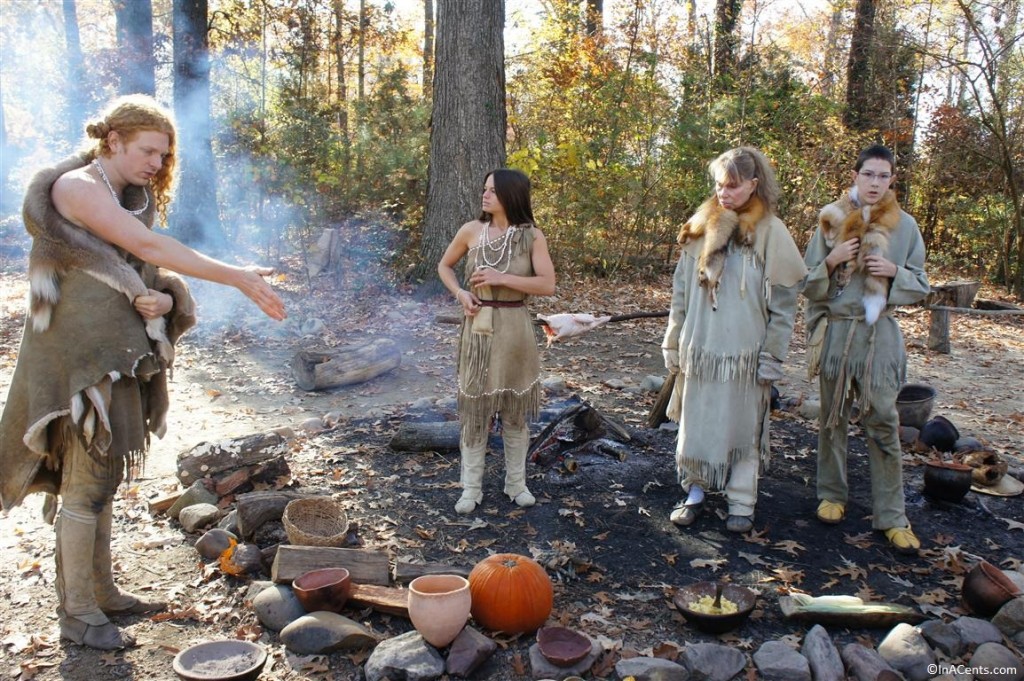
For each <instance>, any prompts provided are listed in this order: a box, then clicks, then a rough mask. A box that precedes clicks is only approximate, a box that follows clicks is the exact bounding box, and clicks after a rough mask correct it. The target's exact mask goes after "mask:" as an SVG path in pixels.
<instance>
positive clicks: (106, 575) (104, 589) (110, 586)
mask: <svg viewBox="0 0 1024 681" xmlns="http://www.w3.org/2000/svg"><path fill="white" fill-rule="evenodd" d="M113 516H114V513H113V509H112V504H110V503H109V502H108V503H107V505H106V506H104V507H103V510H102V511H100V513H99V515H98V516H96V544H95V547H94V549H93V556H92V581H93V588H94V589H95V594H96V603H97V604H98V605H99V606H100V610H102V611H103V613H104V614H105V615H107V616H108V617H116V616H117V615H143V614H145V613H147V612H159V611H161V610H165V609H166V608H167V603H166V602H164V601H161V600H158V599H146V598H142V597H141V596H138V595H136V594H133V593H129V592H127V591H122V590H121V589H119V588H117V585H116V584H115V583H114V571H113V559H112V556H111V554H110V539H111V526H112V524H113Z"/></svg>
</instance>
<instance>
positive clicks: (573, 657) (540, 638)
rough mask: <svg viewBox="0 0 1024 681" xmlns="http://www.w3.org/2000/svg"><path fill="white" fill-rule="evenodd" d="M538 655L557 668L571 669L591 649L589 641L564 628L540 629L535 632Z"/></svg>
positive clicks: (577, 633)
mask: <svg viewBox="0 0 1024 681" xmlns="http://www.w3.org/2000/svg"><path fill="white" fill-rule="evenodd" d="M537 646H538V647H539V648H540V654H541V655H543V656H544V659H546V660H547V661H548V662H550V663H551V664H553V665H555V666H558V667H571V666H573V665H574V664H576V663H577V662H579V661H580V660H582V659H583V658H585V657H586V656H587V655H589V654H590V651H591V650H592V649H593V644H592V643H591V642H590V639H589V638H587V637H586V636H584V635H583V634H581V633H579V632H578V631H573V630H572V629H567V628H566V627H542V628H540V629H538V630H537Z"/></svg>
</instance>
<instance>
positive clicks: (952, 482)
mask: <svg viewBox="0 0 1024 681" xmlns="http://www.w3.org/2000/svg"><path fill="white" fill-rule="evenodd" d="M972 472H973V471H972V469H971V467H970V466H964V465H963V464H959V463H948V462H946V461H929V462H927V463H926V464H925V469H924V493H925V494H927V495H928V496H930V497H932V498H935V499H941V500H943V501H951V502H953V503H957V502H959V501H960V500H961V499H963V498H964V495H965V494H967V492H968V491H970V489H971V473H972Z"/></svg>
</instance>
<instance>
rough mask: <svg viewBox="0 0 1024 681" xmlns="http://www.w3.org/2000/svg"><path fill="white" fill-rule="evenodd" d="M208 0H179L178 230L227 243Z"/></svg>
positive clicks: (214, 243)
mask: <svg viewBox="0 0 1024 681" xmlns="http://www.w3.org/2000/svg"><path fill="white" fill-rule="evenodd" d="M208 9H209V8H208V7H207V0H174V2H173V7H172V18H171V25H172V32H173V36H174V114H175V118H177V122H178V163H179V167H180V171H179V177H180V179H181V181H180V184H179V186H178V192H177V197H176V200H175V203H174V223H173V224H174V230H175V233H176V234H177V236H178V237H179V238H180V239H181V240H182V241H184V242H185V243H188V244H193V245H200V244H201V245H204V246H206V247H208V248H212V249H214V250H216V249H219V248H220V247H222V246H223V245H224V231H223V228H222V227H221V222H220V214H219V212H218V207H217V189H216V172H215V170H214V159H213V146H212V144H211V141H210V54H209V37H208V34H207V13H208Z"/></svg>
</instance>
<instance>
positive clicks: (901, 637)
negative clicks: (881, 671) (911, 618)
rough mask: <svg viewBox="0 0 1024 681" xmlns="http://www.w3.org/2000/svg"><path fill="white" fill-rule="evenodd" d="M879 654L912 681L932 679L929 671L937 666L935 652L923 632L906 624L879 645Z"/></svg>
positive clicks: (898, 627)
mask: <svg viewBox="0 0 1024 681" xmlns="http://www.w3.org/2000/svg"><path fill="white" fill-rule="evenodd" d="M878 654H879V655H881V656H882V659H883V660H885V661H886V662H888V663H889V665H890V666H891V667H893V668H894V669H895V670H896V671H899V672H902V673H903V675H904V676H906V677H907V678H908V679H910V681H926V679H930V678H931V677H932V674H931V673H930V672H929V671H928V669H929V666H930V665H933V664H935V651H933V650H932V649H931V648H930V647H929V646H928V642H927V641H925V640H924V636H922V635H921V632H920V631H918V630H917V628H916V627H914V626H912V625H910V624H907V623H906V622H901V623H900V624H897V625H896V626H895V627H893V628H892V630H891V631H889V633H888V634H887V635H886V637H885V638H884V639H883V640H882V642H881V643H879V644H878Z"/></svg>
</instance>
